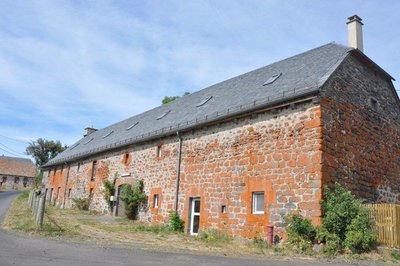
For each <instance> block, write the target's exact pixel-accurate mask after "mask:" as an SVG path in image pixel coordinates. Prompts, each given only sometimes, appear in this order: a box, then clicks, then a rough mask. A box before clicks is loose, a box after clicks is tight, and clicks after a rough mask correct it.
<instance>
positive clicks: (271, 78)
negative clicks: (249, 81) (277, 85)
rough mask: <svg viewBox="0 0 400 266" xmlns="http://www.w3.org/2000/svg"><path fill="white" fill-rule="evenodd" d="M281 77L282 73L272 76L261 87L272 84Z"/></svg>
mask: <svg viewBox="0 0 400 266" xmlns="http://www.w3.org/2000/svg"><path fill="white" fill-rule="evenodd" d="M281 75H282V73H279V74H275V75H273V76H272V77H270V78H269V79H268V80H267V81H266V82H264V84H263V86H265V85H268V84H271V83H273V82H274V81H275V80H277V79H278V78H279V77H280V76H281Z"/></svg>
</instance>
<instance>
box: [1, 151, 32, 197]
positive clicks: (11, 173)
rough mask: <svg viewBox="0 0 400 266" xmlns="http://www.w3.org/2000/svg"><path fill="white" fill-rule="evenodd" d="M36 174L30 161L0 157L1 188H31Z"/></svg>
mask: <svg viewBox="0 0 400 266" xmlns="http://www.w3.org/2000/svg"><path fill="white" fill-rule="evenodd" d="M36 172H37V169H36V166H35V165H34V164H33V162H32V161H31V160H30V159H25V158H17V157H8V156H4V155H3V156H0V188H7V189H23V188H31V187H32V186H33V183H34V178H35V176H36Z"/></svg>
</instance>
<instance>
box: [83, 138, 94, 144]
mask: <svg viewBox="0 0 400 266" xmlns="http://www.w3.org/2000/svg"><path fill="white" fill-rule="evenodd" d="M92 140H93V138H91V139H89V140H87V141H85V142H84V143H83V145H86V144H89V143H90V142H91V141H92Z"/></svg>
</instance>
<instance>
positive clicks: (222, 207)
mask: <svg viewBox="0 0 400 266" xmlns="http://www.w3.org/2000/svg"><path fill="white" fill-rule="evenodd" d="M221 213H226V205H222V206H221Z"/></svg>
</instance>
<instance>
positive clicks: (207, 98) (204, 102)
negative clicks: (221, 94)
mask: <svg viewBox="0 0 400 266" xmlns="http://www.w3.org/2000/svg"><path fill="white" fill-rule="evenodd" d="M211 98H212V96H209V97H206V98H204V99H203V100H202V101H201V102H199V103H198V104H196V107H200V106H203V105H205V104H206V103H207V102H208V101H209V100H211Z"/></svg>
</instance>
